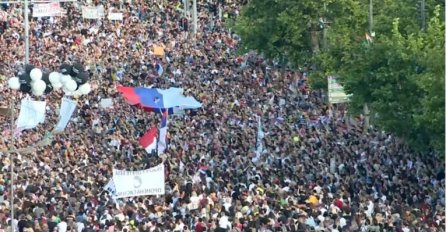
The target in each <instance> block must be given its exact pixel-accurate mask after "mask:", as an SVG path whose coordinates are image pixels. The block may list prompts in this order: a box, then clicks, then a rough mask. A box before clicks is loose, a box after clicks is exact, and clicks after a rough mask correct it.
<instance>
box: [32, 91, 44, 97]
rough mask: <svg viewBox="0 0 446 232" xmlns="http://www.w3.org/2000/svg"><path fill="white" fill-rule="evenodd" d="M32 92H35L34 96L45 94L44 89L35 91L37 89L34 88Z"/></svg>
mask: <svg viewBox="0 0 446 232" xmlns="http://www.w3.org/2000/svg"><path fill="white" fill-rule="evenodd" d="M32 92H33V94H34V96H37V97H38V96H42V95H43V91H35V90H32Z"/></svg>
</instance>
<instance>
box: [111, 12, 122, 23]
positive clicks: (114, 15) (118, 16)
mask: <svg viewBox="0 0 446 232" xmlns="http://www.w3.org/2000/svg"><path fill="white" fill-rule="evenodd" d="M107 18H108V20H116V21H122V20H123V19H124V16H123V15H122V13H112V12H110V13H108V17H107Z"/></svg>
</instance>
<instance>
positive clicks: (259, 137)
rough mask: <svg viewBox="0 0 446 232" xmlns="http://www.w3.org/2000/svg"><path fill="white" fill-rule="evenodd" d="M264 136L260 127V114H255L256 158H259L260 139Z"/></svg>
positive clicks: (260, 149) (261, 146) (260, 151)
mask: <svg viewBox="0 0 446 232" xmlns="http://www.w3.org/2000/svg"><path fill="white" fill-rule="evenodd" d="M264 137H265V133H263V129H262V119H261V118H260V116H257V138H256V157H255V159H256V160H258V159H259V158H260V155H261V154H262V152H263V144H262V139H263V138H264Z"/></svg>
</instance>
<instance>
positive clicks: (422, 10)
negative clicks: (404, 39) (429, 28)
mask: <svg viewBox="0 0 446 232" xmlns="http://www.w3.org/2000/svg"><path fill="white" fill-rule="evenodd" d="M419 3H420V17H421V30H422V31H424V30H426V1H425V0H420V2H419Z"/></svg>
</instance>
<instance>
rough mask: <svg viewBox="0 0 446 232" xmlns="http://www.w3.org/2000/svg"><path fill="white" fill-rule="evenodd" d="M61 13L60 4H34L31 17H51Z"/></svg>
mask: <svg viewBox="0 0 446 232" xmlns="http://www.w3.org/2000/svg"><path fill="white" fill-rule="evenodd" d="M61 13H62V11H61V7H60V3H58V2H53V3H48V4H34V7H33V17H35V18H37V17H52V16H57V15H60V14H61Z"/></svg>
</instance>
